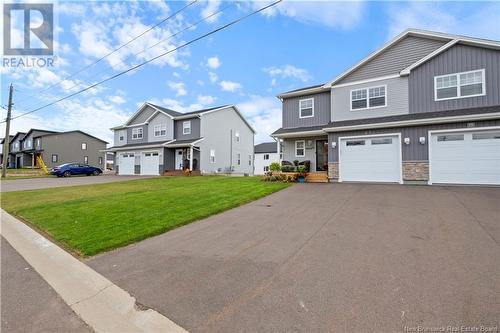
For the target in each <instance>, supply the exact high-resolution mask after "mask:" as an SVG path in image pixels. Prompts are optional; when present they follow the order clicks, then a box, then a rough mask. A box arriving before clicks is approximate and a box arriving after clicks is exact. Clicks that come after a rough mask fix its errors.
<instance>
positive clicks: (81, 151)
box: [1, 128, 107, 168]
mask: <svg viewBox="0 0 500 333" xmlns="http://www.w3.org/2000/svg"><path fill="white" fill-rule="evenodd" d="M9 141H10V143H9V146H10V148H9V163H8V167H9V168H25V167H38V166H39V163H38V157H41V158H42V159H43V161H44V163H45V165H47V167H49V168H50V167H53V166H56V165H60V164H64V163H85V164H90V165H94V166H97V167H104V155H103V154H102V153H101V152H100V151H101V150H103V149H105V148H106V144H107V142H106V141H104V140H101V139H99V138H96V137H95V136H92V135H90V134H87V133H85V132H82V131H78V130H76V131H68V132H55V131H47V130H41V129H35V128H33V129H30V130H29V131H28V132H27V133H24V132H18V133H16V134H15V135H14V136H12V137H11V139H10V140H9ZM1 143H2V144H3V140H2V141H1Z"/></svg>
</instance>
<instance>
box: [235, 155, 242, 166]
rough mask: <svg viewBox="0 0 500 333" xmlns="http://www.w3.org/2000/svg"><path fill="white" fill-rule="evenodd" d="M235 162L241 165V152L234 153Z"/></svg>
mask: <svg viewBox="0 0 500 333" xmlns="http://www.w3.org/2000/svg"><path fill="white" fill-rule="evenodd" d="M236 163H237V164H238V165H241V154H240V153H237V154H236Z"/></svg>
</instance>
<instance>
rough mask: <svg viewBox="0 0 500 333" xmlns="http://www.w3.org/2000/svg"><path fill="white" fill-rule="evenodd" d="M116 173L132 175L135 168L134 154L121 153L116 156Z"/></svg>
mask: <svg viewBox="0 0 500 333" xmlns="http://www.w3.org/2000/svg"><path fill="white" fill-rule="evenodd" d="M118 161H119V164H118V174H119V175H133V174H134V169H135V154H133V153H122V154H120V155H119V157H118Z"/></svg>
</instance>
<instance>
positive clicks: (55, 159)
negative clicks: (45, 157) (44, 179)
mask: <svg viewBox="0 0 500 333" xmlns="http://www.w3.org/2000/svg"><path fill="white" fill-rule="evenodd" d="M54 157H55V158H54ZM58 161H59V155H57V154H52V163H57V162H58Z"/></svg>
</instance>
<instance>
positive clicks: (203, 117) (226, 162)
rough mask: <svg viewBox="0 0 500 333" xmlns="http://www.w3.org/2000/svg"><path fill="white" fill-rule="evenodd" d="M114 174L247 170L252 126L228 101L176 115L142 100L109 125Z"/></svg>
mask: <svg viewBox="0 0 500 333" xmlns="http://www.w3.org/2000/svg"><path fill="white" fill-rule="evenodd" d="M111 130H113V131H114V145H113V147H111V148H108V149H106V150H104V151H105V152H112V153H114V154H115V163H114V164H115V166H114V167H115V171H116V172H117V173H118V174H119V175H134V174H139V175H163V174H165V173H168V172H171V173H176V172H182V171H185V170H190V171H192V172H196V173H200V174H234V175H252V174H253V146H254V134H255V131H254V129H253V128H252V127H251V126H250V124H249V123H248V122H247V121H246V120H245V118H244V117H243V115H242V114H241V113H240V111H239V110H238V109H237V108H236V106H234V105H225V106H219V107H213V108H209V109H203V110H197V111H193V112H186V113H181V112H177V111H174V110H171V109H168V108H164V107H161V106H159V105H155V104H152V103H144V104H143V105H142V106H141V107H140V108H139V110H137V112H136V113H135V114H134V115H132V117H130V119H129V120H128V121H127V122H126V123H125V124H123V125H120V126H117V127H113V128H112V129H111Z"/></svg>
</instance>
